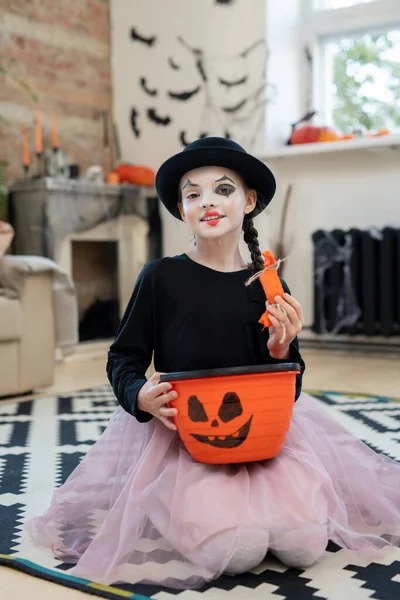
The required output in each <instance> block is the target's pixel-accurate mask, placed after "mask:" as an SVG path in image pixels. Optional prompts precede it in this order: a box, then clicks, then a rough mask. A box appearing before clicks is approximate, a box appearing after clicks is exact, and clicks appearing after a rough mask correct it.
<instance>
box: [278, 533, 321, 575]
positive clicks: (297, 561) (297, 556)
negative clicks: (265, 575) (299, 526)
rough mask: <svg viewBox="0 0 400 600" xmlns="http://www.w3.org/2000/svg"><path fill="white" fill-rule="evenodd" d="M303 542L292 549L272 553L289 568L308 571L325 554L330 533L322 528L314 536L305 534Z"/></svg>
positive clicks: (294, 545)
mask: <svg viewBox="0 0 400 600" xmlns="http://www.w3.org/2000/svg"><path fill="white" fill-rule="evenodd" d="M302 537H303V542H302V543H296V544H293V545H292V547H291V548H290V547H289V548H285V549H284V550H276V551H273V552H272V553H273V554H274V555H275V556H276V557H277V558H278V559H279V560H280V561H281V562H282V563H283V564H284V565H287V566H288V567H293V568H295V569H307V568H308V567H311V565H313V564H314V563H315V562H317V560H318V559H320V558H321V557H322V556H323V555H324V554H325V550H326V547H327V545H328V541H329V539H328V532H327V529H326V528H325V527H321V528H320V529H319V530H318V531H315V530H314V531H313V532H312V534H311V533H308V534H307V532H303V536H302Z"/></svg>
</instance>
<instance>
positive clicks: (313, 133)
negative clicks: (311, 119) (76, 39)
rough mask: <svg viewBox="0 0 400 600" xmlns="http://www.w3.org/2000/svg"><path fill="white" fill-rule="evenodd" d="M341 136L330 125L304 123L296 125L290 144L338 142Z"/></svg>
mask: <svg viewBox="0 0 400 600" xmlns="http://www.w3.org/2000/svg"><path fill="white" fill-rule="evenodd" d="M340 139H341V138H340V136H339V135H338V134H337V133H336V131H334V130H333V129H331V128H330V127H318V126H317V125H304V126H302V127H296V128H295V129H294V130H293V132H292V135H291V136H290V144H293V145H294V144H315V143H317V142H336V141H337V140H340Z"/></svg>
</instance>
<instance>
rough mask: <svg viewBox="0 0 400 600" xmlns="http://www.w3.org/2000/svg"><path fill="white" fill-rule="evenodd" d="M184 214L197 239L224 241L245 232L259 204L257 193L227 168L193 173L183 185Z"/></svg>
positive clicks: (193, 171)
mask: <svg viewBox="0 0 400 600" xmlns="http://www.w3.org/2000/svg"><path fill="white" fill-rule="evenodd" d="M180 193H181V203H182V204H181V207H180V208H181V214H182V215H183V216H184V218H185V221H186V222H187V223H188V225H189V226H190V228H191V229H192V232H193V234H194V235H195V237H196V238H197V239H199V238H204V239H215V240H218V239H221V238H222V237H224V236H226V235H228V234H229V233H231V232H233V231H238V232H240V231H241V230H242V225H243V218H244V215H245V214H246V213H250V212H251V211H252V210H253V209H254V207H255V203H256V194H255V192H254V191H248V190H247V189H246V188H245V185H244V183H243V180H242V178H241V177H240V176H239V175H238V174H237V173H235V172H234V171H231V170H230V169H226V168H224V167H201V168H198V169H193V170H192V171H189V172H188V173H185V175H184V176H183V177H182V179H181V181H180Z"/></svg>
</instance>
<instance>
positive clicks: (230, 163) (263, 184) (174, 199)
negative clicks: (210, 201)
mask: <svg viewBox="0 0 400 600" xmlns="http://www.w3.org/2000/svg"><path fill="white" fill-rule="evenodd" d="M209 166H213V167H225V168H226V169H230V170H232V171H236V173H238V174H239V175H241V177H243V179H244V181H245V182H246V185H247V186H248V187H249V188H250V189H252V190H256V191H257V193H258V203H257V206H256V208H255V209H254V211H253V213H252V214H253V215H254V216H256V215H258V214H259V213H260V212H262V211H263V210H264V209H265V208H266V207H267V206H268V204H269V203H270V202H271V200H272V198H273V196H274V194H275V190H276V182H275V177H274V175H273V173H272V171H270V169H269V168H268V167H267V165H266V164H265V163H263V162H262V161H261V160H259V159H258V158H256V157H255V156H252V155H251V154H247V152H243V151H241V150H235V149H233V148H221V147H220V148H216V147H215V146H203V147H202V148H196V149H193V150H187V151H183V152H180V153H179V154H175V155H174V156H171V158H169V159H167V160H166V161H165V162H164V163H163V164H162V165H161V167H160V168H159V170H158V172H157V176H156V189H157V193H158V196H159V198H160V200H161V202H162V203H163V204H164V206H165V207H166V209H167V210H168V211H169V212H170V213H171V215H173V216H174V217H176V218H177V219H181V215H180V213H179V210H178V201H179V183H180V180H181V178H182V176H183V175H184V174H185V173H187V172H188V171H191V170H192V169H197V168H199V167H209Z"/></svg>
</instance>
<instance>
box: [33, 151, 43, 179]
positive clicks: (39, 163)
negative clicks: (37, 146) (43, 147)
mask: <svg viewBox="0 0 400 600" xmlns="http://www.w3.org/2000/svg"><path fill="white" fill-rule="evenodd" d="M43 158H44V157H43V152H36V175H35V178H36V179H37V178H40V177H44V176H45V169H44V161H43Z"/></svg>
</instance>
